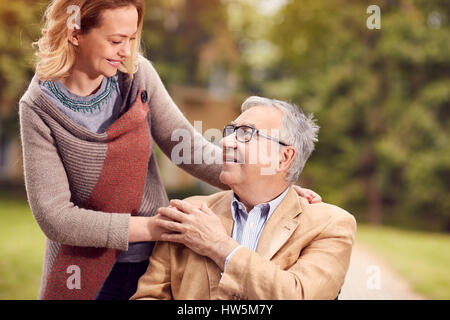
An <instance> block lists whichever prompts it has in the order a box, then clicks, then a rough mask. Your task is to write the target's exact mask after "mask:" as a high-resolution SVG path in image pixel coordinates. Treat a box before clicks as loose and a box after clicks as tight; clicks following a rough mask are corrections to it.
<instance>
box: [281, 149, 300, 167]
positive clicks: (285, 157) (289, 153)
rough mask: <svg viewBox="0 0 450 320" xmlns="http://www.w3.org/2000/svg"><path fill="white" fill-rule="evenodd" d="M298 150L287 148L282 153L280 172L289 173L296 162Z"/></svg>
mask: <svg viewBox="0 0 450 320" xmlns="http://www.w3.org/2000/svg"><path fill="white" fill-rule="evenodd" d="M296 152H297V151H296V150H295V148H294V147H293V146H286V147H283V149H282V150H281V152H280V160H279V162H278V170H279V171H287V170H288V169H289V167H290V166H291V164H292V161H294V158H295V154H296Z"/></svg>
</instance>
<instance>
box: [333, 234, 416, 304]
mask: <svg viewBox="0 0 450 320" xmlns="http://www.w3.org/2000/svg"><path fill="white" fill-rule="evenodd" d="M399 299H402V300H417V299H425V298H424V297H422V296H420V295H419V294H417V293H415V292H413V291H412V290H411V287H410V286H409V284H408V283H407V282H406V281H405V280H404V279H402V278H401V276H399V275H398V274H397V273H396V272H394V271H393V270H392V269H391V268H390V267H389V266H388V265H387V264H386V263H385V262H384V261H383V260H382V259H381V258H379V257H378V256H376V255H375V254H373V253H372V252H370V251H369V250H368V249H367V248H366V247H364V246H363V245H361V244H359V243H356V244H355V246H354V247H353V252H352V258H351V261H350V267H349V269H348V272H347V276H346V278H345V282H344V286H343V287H342V291H341V294H340V295H339V300H399Z"/></svg>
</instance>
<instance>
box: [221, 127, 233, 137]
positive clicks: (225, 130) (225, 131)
mask: <svg viewBox="0 0 450 320" xmlns="http://www.w3.org/2000/svg"><path fill="white" fill-rule="evenodd" d="M233 132H234V126H232V125H227V126H225V127H224V128H223V137H224V138H225V137H228V136H229V135H230V134H233Z"/></svg>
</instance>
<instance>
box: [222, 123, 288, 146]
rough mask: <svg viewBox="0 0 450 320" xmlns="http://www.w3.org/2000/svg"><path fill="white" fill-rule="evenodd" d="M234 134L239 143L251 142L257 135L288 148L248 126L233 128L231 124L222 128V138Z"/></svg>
mask: <svg viewBox="0 0 450 320" xmlns="http://www.w3.org/2000/svg"><path fill="white" fill-rule="evenodd" d="M234 132H236V139H237V141H239V142H244V143H245V142H249V141H250V140H252V138H253V136H254V134H255V133H256V134H257V135H259V136H261V137H264V138H266V139H269V140H272V141H275V142H278V143H279V144H281V145H282V146H289V145H288V144H287V143H284V142H282V141H280V140H278V139H275V138H272V137H271V136H268V135H266V134H264V133H262V132H261V131H259V130H258V129H256V128H253V127H251V126H248V125H242V126H235V125H232V124H229V125H226V126H225V127H224V128H223V137H224V138H225V137H228V136H229V135H230V134H233V133H234Z"/></svg>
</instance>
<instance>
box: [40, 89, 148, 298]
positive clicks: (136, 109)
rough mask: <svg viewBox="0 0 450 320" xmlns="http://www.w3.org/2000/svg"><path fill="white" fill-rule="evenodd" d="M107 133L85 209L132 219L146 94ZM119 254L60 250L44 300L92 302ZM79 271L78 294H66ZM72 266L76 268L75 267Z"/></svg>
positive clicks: (142, 166)
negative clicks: (96, 178) (105, 147)
mask: <svg viewBox="0 0 450 320" xmlns="http://www.w3.org/2000/svg"><path fill="white" fill-rule="evenodd" d="M142 97H143V99H144V101H143V100H142V99H141V91H139V92H138V95H137V99H136V101H135V102H134V104H133V105H132V107H131V108H130V109H129V110H128V111H127V112H126V113H125V114H123V115H122V116H121V117H120V118H119V119H117V120H116V121H115V122H114V123H113V124H112V125H111V126H110V127H109V128H108V130H107V131H106V133H107V136H108V142H107V146H108V148H107V152H106V158H105V160H104V164H103V167H102V171H101V174H100V177H99V179H98V181H97V184H96V185H95V187H94V189H93V191H92V193H91V194H90V196H89V198H88V199H87V200H86V201H85V202H84V204H83V205H82V207H83V208H86V209H91V210H96V211H103V212H115V213H131V214H132V215H135V214H136V213H137V212H138V210H139V207H140V203H141V199H142V193H143V190H144V184H145V179H146V177H147V168H148V162H149V159H150V155H151V139H150V130H149V124H148V122H147V114H148V112H149V108H148V105H147V104H146V103H145V102H146V99H147V98H146V92H145V91H143V94H142ZM118 254H119V251H118V250H113V249H107V248H92V247H75V246H69V245H61V248H60V250H59V252H58V255H57V257H56V259H55V262H54V264H53V266H52V269H51V272H50V274H49V277H48V280H47V285H46V288H45V291H44V295H43V299H44V300H92V299H95V297H96V296H97V293H98V292H99V291H100V288H101V286H102V284H103V282H104V281H105V279H106V277H107V276H108V274H109V272H110V270H111V269H112V267H113V265H114V263H115V261H116V259H117V256H118ZM70 266H76V267H78V268H79V269H77V270H80V281H81V288H80V289H76V288H75V289H73V288H72V289H70V288H69V287H70V285H68V283H67V282H68V280H69V281H70V279H69V278H70V277H71V274H72V272H73V267H72V268H69V267H70ZM76 267H75V268H76Z"/></svg>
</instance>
